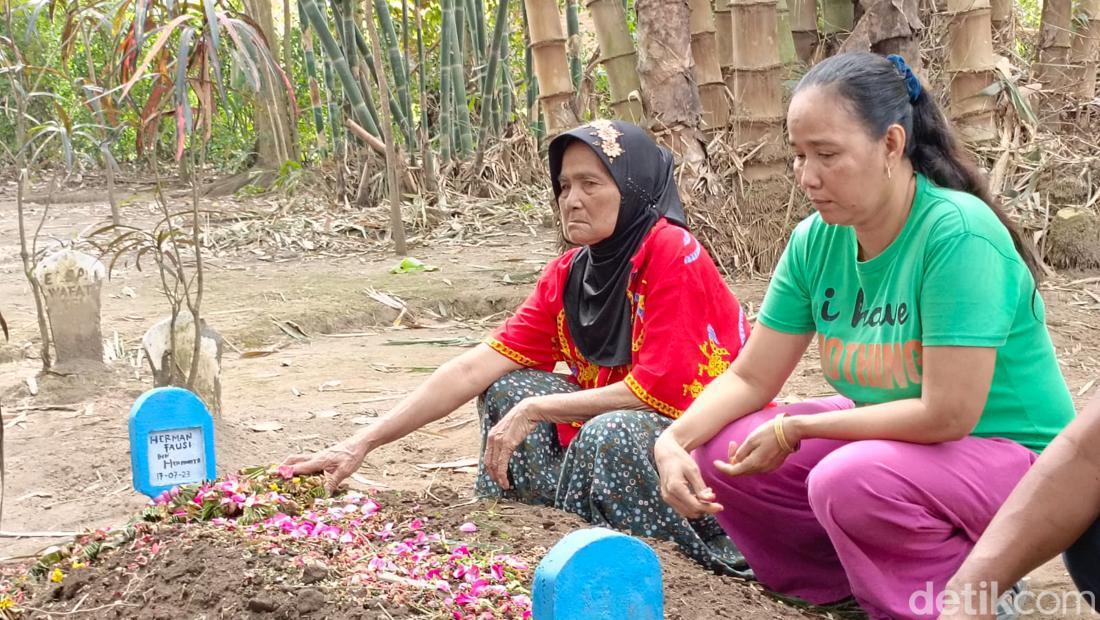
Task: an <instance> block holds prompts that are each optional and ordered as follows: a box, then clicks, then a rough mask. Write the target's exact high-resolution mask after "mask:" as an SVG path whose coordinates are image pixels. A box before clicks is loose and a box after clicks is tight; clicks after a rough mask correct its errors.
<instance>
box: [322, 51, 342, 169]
mask: <svg viewBox="0 0 1100 620" xmlns="http://www.w3.org/2000/svg"><path fill="white" fill-rule="evenodd" d="M332 73H333V71H332V62H331V61H330V60H329V59H328V58H325V59H324V78H325V91H326V92H327V93H328V129H329V136H330V137H331V138H332V149H333V152H334V153H336V154H339V152H340V150H341V147H342V146H343V141H342V140H340V135H341V134H340V130H339V127H340V126H342V125H343V122H342V120H341V118H340V106H339V105H338V104H337V103H336V101H337V99H336V97H337V93H336V79H335V78H334V77H333V75H332Z"/></svg>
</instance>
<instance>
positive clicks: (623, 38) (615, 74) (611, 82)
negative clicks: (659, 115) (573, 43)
mask: <svg viewBox="0 0 1100 620" xmlns="http://www.w3.org/2000/svg"><path fill="white" fill-rule="evenodd" d="M585 6H586V8H587V9H588V12H589V14H591V15H592V21H593V23H594V25H595V27H596V28H595V30H596V44H597V45H598V46H599V48H600V62H601V63H602V64H603V66H604V70H605V71H607V85H608V90H610V91H611V112H612V114H613V115H614V116H615V118H621V119H623V120H627V121H630V122H632V123H640V122H641V121H642V119H643V118H644V117H645V115H644V113H643V111H642V100H641V92H642V82H641V80H640V79H639V78H638V60H637V58H638V55H637V53H636V52H635V51H634V39H633V38H632V37H631V36H630V27H629V26H628V25H627V23H626V11H625V10H624V9H623V6H622V3H621V2H620V1H619V0H589V1H588V3H587V4H586V5H585ZM632 95H633V96H632Z"/></svg>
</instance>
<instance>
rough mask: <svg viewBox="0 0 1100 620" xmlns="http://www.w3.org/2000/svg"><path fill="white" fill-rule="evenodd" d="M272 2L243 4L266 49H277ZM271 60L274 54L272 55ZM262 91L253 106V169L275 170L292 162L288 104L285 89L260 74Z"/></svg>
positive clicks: (247, 1)
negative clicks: (254, 135) (257, 28)
mask: <svg viewBox="0 0 1100 620" xmlns="http://www.w3.org/2000/svg"><path fill="white" fill-rule="evenodd" d="M271 1H272V0H245V10H246V12H247V13H248V16H249V17H251V18H252V19H253V21H255V22H256V24H257V25H258V26H259V27H260V30H261V34H262V35H263V37H264V39H265V40H266V41H267V43H268V47H269V49H273V50H274V49H277V42H278V39H277V38H276V37H275V22H274V20H273V18H272V16H271ZM272 57H274V54H272ZM261 73H262V75H263V77H262V78H261V85H262V87H263V89H262V90H264V91H266V92H259V93H257V94H256V97H255V99H254V102H253V123H254V125H253V126H254V128H255V131H256V167H257V168H265V169H269V170H278V169H279V168H280V167H282V165H283V162H285V161H287V160H289V159H291V157H292V154H291V150H290V148H289V146H290V135H291V134H290V122H291V121H290V102H289V100H288V99H287V93H286V89H285V87H284V86H283V85H282V83H281V82H279V83H276V82H275V79H274V78H273V76H271V75H270V74H268V73H266V72H261Z"/></svg>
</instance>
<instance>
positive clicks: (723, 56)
mask: <svg viewBox="0 0 1100 620" xmlns="http://www.w3.org/2000/svg"><path fill="white" fill-rule="evenodd" d="M714 38H715V40H717V42H718V64H719V66H720V67H721V68H722V79H723V80H728V79H729V74H730V61H731V60H732V59H733V15H732V14H731V13H730V3H729V0H715V3H714Z"/></svg>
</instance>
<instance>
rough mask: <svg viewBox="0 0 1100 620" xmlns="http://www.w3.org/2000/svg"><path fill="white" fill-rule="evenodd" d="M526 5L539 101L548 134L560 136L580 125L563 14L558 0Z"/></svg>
mask: <svg viewBox="0 0 1100 620" xmlns="http://www.w3.org/2000/svg"><path fill="white" fill-rule="evenodd" d="M524 5H525V6H526V8H527V18H528V19H527V31H528V34H529V35H530V37H531V43H530V49H531V56H532V59H533V64H534V73H535V79H536V80H538V84H539V104H540V105H541V107H542V110H543V113H544V115H545V119H546V125H547V127H546V129H547V133H549V134H550V135H557V134H558V133H561V132H562V131H564V130H566V129H569V128H572V127H575V126H577V125H578V124H579V121H578V118H577V113H576V111H575V108H574V105H575V103H574V100H573V83H572V81H571V80H570V76H569V62H568V60H567V55H566V51H565V35H564V33H563V32H562V28H561V14H560V13H559V12H558V4H557V2H556V1H555V0H524Z"/></svg>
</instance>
